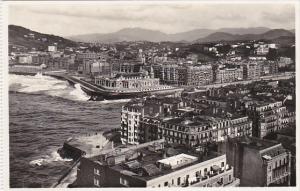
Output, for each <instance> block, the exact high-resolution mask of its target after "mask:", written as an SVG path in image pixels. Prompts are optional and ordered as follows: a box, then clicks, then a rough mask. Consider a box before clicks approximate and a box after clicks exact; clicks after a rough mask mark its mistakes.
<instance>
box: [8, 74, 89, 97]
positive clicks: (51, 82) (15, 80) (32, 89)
mask: <svg viewBox="0 0 300 191" xmlns="http://www.w3.org/2000/svg"><path fill="white" fill-rule="evenodd" d="M9 90H10V91H15V92H20V93H31V94H45V95H50V96H56V97H61V98H64V99H69V100H74V101H87V100H89V99H90V96H88V95H87V94H86V93H85V92H84V91H83V90H82V89H81V87H80V85H79V84H75V87H73V86H71V85H69V83H68V82H67V81H63V80H58V79H56V78H53V77H50V76H44V75H42V74H36V75H35V76H25V75H15V74H10V75H9Z"/></svg>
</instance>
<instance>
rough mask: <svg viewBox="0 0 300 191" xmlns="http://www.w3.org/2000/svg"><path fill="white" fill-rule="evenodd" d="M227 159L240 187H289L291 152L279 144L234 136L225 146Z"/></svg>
mask: <svg viewBox="0 0 300 191" xmlns="http://www.w3.org/2000/svg"><path fill="white" fill-rule="evenodd" d="M226 156H227V161H228V163H229V164H230V165H232V166H233V167H234V176H235V177H238V178H239V179H240V181H241V186H261V187H262V186H289V185H290V174H291V153H290V152H289V151H288V150H286V149H284V148H283V146H282V145H281V143H278V142H273V141H269V140H265V139H258V138H254V137H252V138H248V137H243V138H236V139H232V140H229V141H228V143H227V146H226Z"/></svg>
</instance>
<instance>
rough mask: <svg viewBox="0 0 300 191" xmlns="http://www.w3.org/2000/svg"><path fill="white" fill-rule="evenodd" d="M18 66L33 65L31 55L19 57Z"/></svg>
mask: <svg viewBox="0 0 300 191" xmlns="http://www.w3.org/2000/svg"><path fill="white" fill-rule="evenodd" d="M17 60H18V64H31V63H32V56H31V55H27V54H26V55H25V54H24V55H18V56H17Z"/></svg>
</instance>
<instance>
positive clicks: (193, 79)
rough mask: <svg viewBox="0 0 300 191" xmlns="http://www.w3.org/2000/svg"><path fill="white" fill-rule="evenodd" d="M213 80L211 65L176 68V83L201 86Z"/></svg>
mask: <svg viewBox="0 0 300 191" xmlns="http://www.w3.org/2000/svg"><path fill="white" fill-rule="evenodd" d="M212 82H213V70H212V66H211V65H200V66H184V67H180V68H178V84H179V85H186V86H201V85H207V84H211V83H212Z"/></svg>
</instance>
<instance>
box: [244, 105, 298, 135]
mask: <svg viewBox="0 0 300 191" xmlns="http://www.w3.org/2000/svg"><path fill="white" fill-rule="evenodd" d="M247 113H248V116H249V118H250V119H251V120H252V121H253V128H252V129H253V136H255V137H260V138H263V137H264V136H266V135H267V134H269V133H271V132H276V131H278V130H280V129H283V128H285V127H286V126H287V125H288V124H290V123H294V122H295V112H293V111H289V110H288V109H287V108H286V106H284V105H283V103H282V101H269V102H267V101H255V102H254V103H253V104H251V105H249V107H248V108H247Z"/></svg>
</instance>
